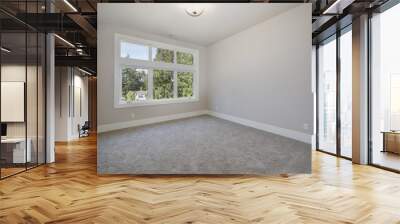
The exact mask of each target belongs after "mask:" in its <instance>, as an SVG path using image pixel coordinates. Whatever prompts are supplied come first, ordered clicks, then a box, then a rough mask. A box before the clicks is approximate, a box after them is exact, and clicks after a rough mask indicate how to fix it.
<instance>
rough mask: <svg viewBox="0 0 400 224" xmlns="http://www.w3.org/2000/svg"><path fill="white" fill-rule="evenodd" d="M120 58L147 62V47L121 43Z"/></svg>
mask: <svg viewBox="0 0 400 224" xmlns="http://www.w3.org/2000/svg"><path fill="white" fill-rule="evenodd" d="M121 58H130V59H137V60H149V47H148V46H145V45H140V44H133V43H128V42H124V41H122V42H121Z"/></svg>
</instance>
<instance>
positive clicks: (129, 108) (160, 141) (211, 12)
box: [97, 4, 313, 174]
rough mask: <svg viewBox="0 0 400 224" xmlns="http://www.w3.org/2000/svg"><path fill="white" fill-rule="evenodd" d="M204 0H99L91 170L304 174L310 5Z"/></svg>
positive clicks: (308, 136)
mask: <svg viewBox="0 0 400 224" xmlns="http://www.w3.org/2000/svg"><path fill="white" fill-rule="evenodd" d="M200 6H201V7H203V8H202V9H201V11H199V12H197V11H196V10H197V9H196V8H195V7H196V5H190V4H168V5H163V4H152V5H149V4H140V5H130V4H102V5H100V6H99V8H98V10H99V11H98V31H97V32H98V37H99V39H98V46H100V47H99V48H98V51H99V52H98V70H99V75H98V86H99V89H102V90H103V91H101V92H99V94H98V125H99V132H100V133H99V139H98V164H97V166H98V172H99V173H101V174H280V173H310V172H311V134H312V129H311V127H312V123H313V116H312V114H313V111H312V104H313V94H312V89H311V78H312V76H311V57H309V56H310V55H311V45H310V44H308V43H310V42H311V36H310V35H309V33H310V32H311V24H310V23H309V20H310V19H311V18H310V11H311V8H310V5H308V4H273V5H269V4H261V5H256V4H203V5H200ZM190 7H194V8H190ZM191 10H192V11H191ZM116 12H118V13H116ZM116 14H118V15H116ZM148 15H153V16H151V17H149V16H148ZM234 17H238V18H240V20H239V21H238V20H233V18H234ZM107 52H114V54H109V53H107ZM288 63H291V64H292V66H287V64H288ZM110 83H114V85H110ZM167 121H168V122H167ZM149 124H151V125H149ZM135 126H141V127H135ZM132 127H133V128H132Z"/></svg>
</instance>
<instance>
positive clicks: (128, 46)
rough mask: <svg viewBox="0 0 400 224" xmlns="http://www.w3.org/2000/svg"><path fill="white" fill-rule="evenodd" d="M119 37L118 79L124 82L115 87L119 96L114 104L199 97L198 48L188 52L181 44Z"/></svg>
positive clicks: (121, 104)
mask: <svg viewBox="0 0 400 224" xmlns="http://www.w3.org/2000/svg"><path fill="white" fill-rule="evenodd" d="M116 40H117V41H116V45H117V47H121V55H120V56H119V57H116V58H115V59H116V64H115V66H116V68H115V70H116V71H119V72H118V73H117V74H115V75H116V77H115V80H117V81H121V85H116V88H115V90H114V92H115V96H118V97H116V98H115V99H114V100H115V104H114V105H115V107H117V108H118V107H126V106H135V105H151V104H160V103H163V104H164V103H175V102H176V101H180V102H188V101H193V100H197V99H196V98H197V96H198V95H199V94H198V89H199V88H198V87H197V86H195V85H198V82H195V81H194V80H198V77H197V76H198V74H199V73H198V63H196V61H195V60H196V58H198V52H197V50H194V49H188V50H187V51H189V52H191V53H187V52H182V51H180V49H182V48H180V47H178V46H173V45H169V44H166V43H158V42H154V41H151V40H144V39H138V38H135V37H132V38H131V39H125V37H122V36H120V35H116ZM135 40H137V41H138V42H137V43H136V42H135ZM149 46H150V47H149ZM195 91H196V92H195ZM170 99H174V100H170ZM162 100H168V101H162ZM145 101H146V102H145Z"/></svg>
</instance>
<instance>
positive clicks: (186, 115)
mask: <svg viewBox="0 0 400 224" xmlns="http://www.w3.org/2000/svg"><path fill="white" fill-rule="evenodd" d="M207 112H208V111H207V110H199V111H193V112H188V113H179V114H172V115H166V116H158V117H153V118H146V119H140V120H132V121H126V122H118V123H111V124H105V125H99V126H98V128H97V129H98V130H97V133H103V132H108V131H114V130H118V129H124V128H131V127H137V126H143V125H148V124H155V123H160V122H165V121H172V120H178V119H183V118H189V117H195V116H200V115H205V114H207Z"/></svg>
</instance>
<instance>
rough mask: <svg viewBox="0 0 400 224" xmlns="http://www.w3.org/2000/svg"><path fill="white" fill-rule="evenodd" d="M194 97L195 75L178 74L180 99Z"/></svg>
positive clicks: (189, 73) (187, 73)
mask: <svg viewBox="0 0 400 224" xmlns="http://www.w3.org/2000/svg"><path fill="white" fill-rule="evenodd" d="M192 96H193V73H192V72H178V97H192Z"/></svg>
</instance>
